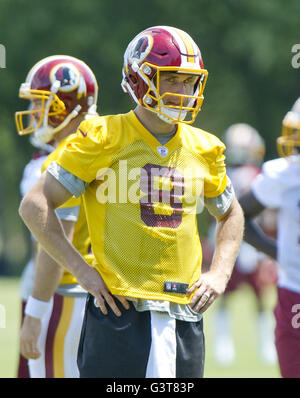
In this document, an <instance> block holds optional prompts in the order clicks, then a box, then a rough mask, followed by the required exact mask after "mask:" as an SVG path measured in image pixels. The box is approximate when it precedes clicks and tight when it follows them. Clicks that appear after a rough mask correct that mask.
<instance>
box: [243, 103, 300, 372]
mask: <svg viewBox="0 0 300 398" xmlns="http://www.w3.org/2000/svg"><path fill="white" fill-rule="evenodd" d="M277 146H278V152H279V154H280V156H281V157H280V158H277V159H273V160H270V161H267V162H265V163H264V164H263V166H262V172H261V174H259V175H258V176H257V177H256V178H255V180H254V181H253V182H252V184H251V190H250V191H249V192H248V193H245V194H244V195H243V196H242V197H241V198H240V202H241V205H242V207H243V209H244V212H245V216H246V220H247V222H246V229H245V239H246V241H247V242H248V243H250V244H251V245H253V246H254V247H256V248H257V249H258V250H261V251H263V252H265V253H266V254H268V255H270V256H272V257H273V258H274V259H277V263H278V282H277V291H278V300H277V305H276V308H275V310H274V314H275V321H276V327H275V345H276V350H277V355H278V360H279V366H280V371H281V375H282V376H283V377H288V378H292V377H297V378H299V377H300V362H299V357H300V329H299V303H300V238H299V237H300V222H299V220H300V201H299V198H300V98H299V99H298V100H297V101H296V102H295V104H294V105H293V107H292V109H291V111H289V112H288V113H287V114H286V116H285V117H284V119H283V122H282V135H281V136H280V137H279V138H278V139H277ZM264 208H272V209H278V235H277V241H274V240H271V239H268V237H267V236H266V235H264V234H263V233H262V231H261V230H260V229H259V228H258V226H257V225H256V224H255V223H254V221H253V220H252V218H253V217H255V216H257V215H258V214H260V212H261V211H262V210H263V209H264ZM275 242H277V243H275Z"/></svg>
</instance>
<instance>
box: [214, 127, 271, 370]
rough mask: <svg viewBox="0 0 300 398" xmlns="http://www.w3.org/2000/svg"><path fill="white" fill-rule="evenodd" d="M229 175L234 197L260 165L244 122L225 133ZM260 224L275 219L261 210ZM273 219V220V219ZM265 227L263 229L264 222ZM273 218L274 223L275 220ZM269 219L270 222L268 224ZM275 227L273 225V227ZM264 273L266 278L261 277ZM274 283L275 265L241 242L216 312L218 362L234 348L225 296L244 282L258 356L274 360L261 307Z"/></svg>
mask: <svg viewBox="0 0 300 398" xmlns="http://www.w3.org/2000/svg"><path fill="white" fill-rule="evenodd" d="M224 143H225V145H226V152H225V153H226V159H227V165H228V167H227V170H228V175H229V177H230V179H231V182H232V185H233V187H234V190H235V193H236V196H237V198H239V197H240V196H241V195H242V194H243V193H245V192H246V191H248V190H249V189H250V186H251V182H252V181H253V180H254V179H255V177H256V176H257V175H258V174H259V173H260V166H261V163H262V162H263V158H264V154H265V144H264V140H263V139H262V137H261V136H260V134H259V132H258V131H257V130H256V129H254V128H253V127H252V126H250V125H249V124H246V123H236V124H233V125H231V126H230V127H229V128H228V129H227V130H226V131H225V134H224ZM263 216H264V217H263V218H262V217H261V218H260V225H262V227H263V228H264V230H265V231H266V229H268V232H269V233H270V232H272V233H274V232H273V231H274V229H276V218H275V216H274V214H273V213H271V212H270V211H269V212H268V213H267V214H266V212H264V214H263ZM274 219H275V220H274ZM265 221H267V222H268V228H266V222H265ZM274 221H275V222H274ZM270 222H271V225H270ZM274 227H275V228H274ZM262 274H263V275H267V278H266V277H264V278H262V277H261V276H262ZM275 282H276V268H275V265H274V264H273V261H272V260H271V259H270V258H269V257H267V256H265V255H263V254H262V253H260V252H258V251H257V250H256V249H255V248H253V247H252V246H250V245H249V244H247V243H246V242H243V243H242V245H241V247H240V251H239V255H238V258H237V261H236V264H235V267H234V269H233V272H232V275H231V278H230V280H229V282H228V285H227V288H226V290H225V292H224V294H223V295H222V297H221V300H220V304H219V307H218V310H217V311H216V315H215V328H214V330H215V338H214V346H213V347H214V348H213V349H214V356H215V359H216V361H217V362H218V363H219V364H220V365H223V366H225V365H229V364H231V363H232V362H233V361H234V358H235V347H234V341H233V338H232V324H231V315H230V312H229V310H228V305H227V301H228V297H229V296H231V294H232V293H233V292H235V291H237V290H238V289H239V287H240V286H241V284H247V285H248V286H249V287H250V288H251V290H252V291H253V293H254V297H255V301H256V311H257V318H256V329H257V335H258V336H257V337H258V339H257V340H258V343H259V355H260V358H261V360H262V361H263V362H265V363H274V362H275V361H276V353H275V348H274V344H273V342H272V340H271V339H270V336H271V335H272V328H271V325H270V317H269V314H268V312H267V311H266V310H265V308H264V307H265V306H264V300H263V299H264V293H265V290H266V289H265V288H266V286H268V285H271V284H274V283H275Z"/></svg>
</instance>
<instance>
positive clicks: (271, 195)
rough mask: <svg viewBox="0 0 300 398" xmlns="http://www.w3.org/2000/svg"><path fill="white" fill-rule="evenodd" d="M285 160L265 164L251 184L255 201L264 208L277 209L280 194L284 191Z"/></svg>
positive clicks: (279, 203)
mask: <svg viewBox="0 0 300 398" xmlns="http://www.w3.org/2000/svg"><path fill="white" fill-rule="evenodd" d="M286 168H287V160H286V159H285V158H279V159H274V160H270V161H268V162H265V163H264V164H263V167H262V172H261V173H260V174H259V175H258V176H257V177H256V178H255V179H254V181H253V182H252V186H251V189H252V192H253V194H254V196H255V197H256V199H257V200H258V201H259V202H260V203H261V204H262V205H263V206H265V207H269V208H279V207H280V206H281V201H282V192H283V191H284V189H285V183H284V181H283V178H284V174H285V173H284V171H285V170H286Z"/></svg>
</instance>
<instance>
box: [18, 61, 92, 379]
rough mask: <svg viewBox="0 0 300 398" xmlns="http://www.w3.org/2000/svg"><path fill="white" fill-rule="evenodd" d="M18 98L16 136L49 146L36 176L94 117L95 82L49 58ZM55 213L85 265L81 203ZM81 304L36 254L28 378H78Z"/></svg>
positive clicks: (68, 277)
mask: <svg viewBox="0 0 300 398" xmlns="http://www.w3.org/2000/svg"><path fill="white" fill-rule="evenodd" d="M19 96H20V97H21V98H24V99H27V100H29V101H30V107H29V110H27V111H22V112H16V115H15V117H16V124H17V129H18V132H19V134H20V135H25V134H30V133H33V134H34V135H33V137H34V138H33V139H34V140H39V141H43V142H49V141H51V142H53V145H54V147H55V149H54V151H53V152H52V153H51V154H50V155H49V156H48V157H47V158H46V159H43V163H42V164H40V173H41V171H44V170H45V169H46V167H47V165H48V164H49V163H51V161H53V160H55V159H56V158H57V157H58V155H59V153H60V151H61V150H62V148H63V147H64V143H65V141H66V140H67V138H68V136H69V135H70V134H71V133H73V132H74V131H76V129H77V127H78V126H79V124H80V123H81V122H82V121H83V120H85V119H87V118H89V117H95V116H96V115H97V113H96V104H97V97H98V85H97V81H96V78H95V76H94V74H93V72H92V71H91V69H90V68H89V67H88V66H87V65H86V64H85V63H84V62H83V61H81V60H79V59H76V58H74V57H70V56H65V55H55V56H50V57H47V58H44V59H42V60H41V61H39V62H38V63H37V64H36V65H34V66H33V68H32V69H31V70H30V72H29V73H28V75H27V78H26V81H25V83H23V84H22V85H21V87H20V93H19ZM26 123H27V124H26ZM56 213H57V216H58V218H59V219H60V222H61V224H62V226H63V228H64V231H65V234H66V236H67V237H68V239H69V240H70V241H72V242H73V244H74V246H75V247H76V248H77V249H78V251H79V252H80V253H81V255H82V256H84V257H85V259H86V261H90V260H91V259H92V256H91V254H90V240H89V235H88V230H87V224H86V218H85V213H84V209H83V205H82V201H81V199H80V198H79V199H75V198H73V199H70V200H69V201H68V202H67V203H66V204H65V205H64V206H63V207H61V208H59V209H57V210H56ZM36 216H38V215H37V214H35V217H36ZM55 291H56V293H55ZM54 293H55V294H54ZM85 300H86V292H85V291H84V290H83V289H82V288H80V286H79V285H78V283H77V281H76V279H75V278H74V276H73V275H72V274H70V273H69V272H67V271H63V269H62V268H61V267H60V266H59V265H58V264H57V263H55V261H54V260H53V259H52V258H51V257H50V256H49V255H48V254H47V253H46V252H45V251H44V250H43V248H40V249H39V250H38V254H37V256H36V261H35V278H34V285H33V287H32V293H31V295H30V296H29V298H28V300H27V304H26V307H25V318H24V321H23V325H22V328H21V337H20V351H21V353H22V354H23V356H24V357H25V358H28V359H29V369H30V377H34V378H36V377H38V378H42V377H43V378H44V377H47V378H51V377H78V367H77V349H78V344H79V336H80V330H81V325H82V319H83V313H84V305H85Z"/></svg>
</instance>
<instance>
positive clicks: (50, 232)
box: [19, 194, 87, 276]
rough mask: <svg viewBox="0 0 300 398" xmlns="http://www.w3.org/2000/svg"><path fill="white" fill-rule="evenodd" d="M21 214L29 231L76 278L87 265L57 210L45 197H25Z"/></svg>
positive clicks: (20, 210)
mask: <svg viewBox="0 0 300 398" xmlns="http://www.w3.org/2000/svg"><path fill="white" fill-rule="evenodd" d="M19 213H20V216H21V218H22V219H23V221H24V223H25V224H26V225H27V227H28V228H29V230H30V231H31V232H32V234H33V235H34V236H35V238H36V239H37V240H38V242H39V243H40V244H41V246H42V247H43V248H44V249H45V251H46V252H47V253H48V254H49V255H50V256H51V257H52V258H53V259H54V260H55V262H56V263H58V264H59V265H61V266H62V267H64V268H66V269H67V270H68V271H69V272H71V273H72V274H73V275H75V276H76V275H77V274H78V272H80V271H81V268H80V267H81V266H82V264H84V266H85V265H87V264H86V263H85V261H84V259H83V258H82V256H81V255H80V253H79V252H78V251H77V250H76V249H75V248H74V246H73V245H72V244H71V243H70V241H69V239H68V237H67V236H66V234H65V232H64V229H63V227H62V224H61V222H60V220H59V219H58V218H57V216H56V213H55V209H54V208H53V207H52V206H51V204H49V203H48V201H47V199H46V198H45V197H44V196H43V195H34V194H32V195H31V196H29V197H26V196H25V198H24V199H23V201H22V203H21V206H20V209H19ZM79 268H80V269H79ZM80 273H81V272H80Z"/></svg>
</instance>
